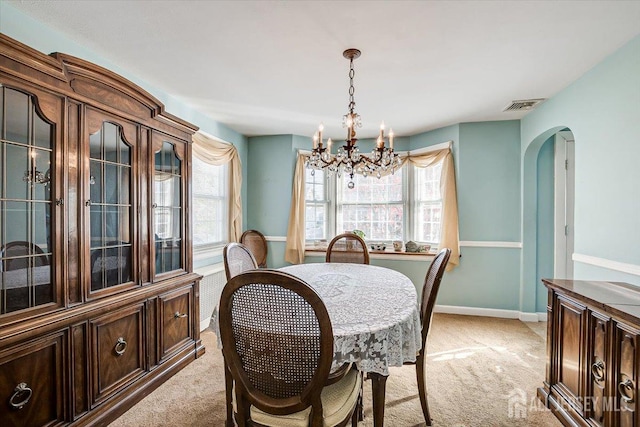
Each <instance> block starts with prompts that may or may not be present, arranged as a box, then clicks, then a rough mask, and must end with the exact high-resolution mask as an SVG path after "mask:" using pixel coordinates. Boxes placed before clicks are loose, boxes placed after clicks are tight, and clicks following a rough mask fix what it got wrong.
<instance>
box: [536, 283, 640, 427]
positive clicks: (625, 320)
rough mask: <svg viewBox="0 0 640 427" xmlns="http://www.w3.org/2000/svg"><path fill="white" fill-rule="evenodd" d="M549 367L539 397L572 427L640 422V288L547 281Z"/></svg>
mask: <svg viewBox="0 0 640 427" xmlns="http://www.w3.org/2000/svg"><path fill="white" fill-rule="evenodd" d="M543 282H544V284H545V286H547V288H548V290H549V303H548V306H547V312H548V326H547V367H546V379H545V382H544V385H543V386H542V387H541V388H539V389H538V396H539V398H540V399H541V400H542V401H543V402H545V403H546V404H547V406H548V407H549V408H551V410H552V411H554V413H555V415H556V417H558V419H559V420H560V421H562V423H563V424H564V425H567V426H590V427H596V426H602V427H637V426H638V425H640V407H639V406H638V398H639V397H640V396H639V395H638V380H639V379H640V373H639V370H640V288H638V287H635V286H633V285H629V284H626V283H618V282H595V281H593V282H592V281H580V280H559V279H549V280H547V279H545V280H543Z"/></svg>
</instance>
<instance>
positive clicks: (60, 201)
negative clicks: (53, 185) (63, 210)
mask: <svg viewBox="0 0 640 427" xmlns="http://www.w3.org/2000/svg"><path fill="white" fill-rule="evenodd" d="M56 206H64V199H62V198H61V199H56Z"/></svg>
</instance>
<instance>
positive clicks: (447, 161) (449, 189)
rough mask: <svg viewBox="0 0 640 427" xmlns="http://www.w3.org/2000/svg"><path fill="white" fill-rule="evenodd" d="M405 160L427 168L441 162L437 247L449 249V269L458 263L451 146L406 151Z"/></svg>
mask: <svg viewBox="0 0 640 427" xmlns="http://www.w3.org/2000/svg"><path fill="white" fill-rule="evenodd" d="M407 161H408V162H410V163H411V164H413V165H414V166H415V167H418V168H427V167H430V166H435V165H437V164H438V163H440V162H442V173H441V175H440V195H441V197H442V221H441V223H440V246H439V248H438V249H439V250H440V249H442V248H449V249H451V257H450V258H449V263H448V264H447V271H451V270H453V269H454V268H455V267H456V266H457V265H458V264H459V263H460V239H459V235H458V195H457V191H456V172H455V169H454V165H453V154H452V153H451V148H445V149H442V150H437V151H430V152H427V153H424V154H416V155H414V154H411V152H408V153H407V154H406V155H405V156H403V157H402V164H403V165H404V164H405V163H406V162H407Z"/></svg>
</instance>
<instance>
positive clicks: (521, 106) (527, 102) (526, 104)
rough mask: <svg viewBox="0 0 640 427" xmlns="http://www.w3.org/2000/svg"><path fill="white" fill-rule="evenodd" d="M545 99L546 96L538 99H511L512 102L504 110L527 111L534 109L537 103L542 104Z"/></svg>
mask: <svg viewBox="0 0 640 427" xmlns="http://www.w3.org/2000/svg"><path fill="white" fill-rule="evenodd" d="M542 101H544V98H538V99H520V100H517V101H511V104H509V105H507V106H506V107H504V110H502V111H523V110H524V111H527V110H533V109H534V108H535V107H536V105H538V104H540V103H541V102H542Z"/></svg>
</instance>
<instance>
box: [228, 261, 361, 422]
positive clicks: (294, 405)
mask: <svg viewBox="0 0 640 427" xmlns="http://www.w3.org/2000/svg"><path fill="white" fill-rule="evenodd" d="M220 332H221V338H222V348H223V352H224V356H225V360H227V362H228V364H229V371H230V372H231V375H232V377H233V381H234V405H233V406H234V413H235V417H236V422H237V424H238V426H239V427H244V426H246V425H260V426H273V427H282V426H287V425H296V426H298V425H307V426H314V427H316V426H318V427H319V426H344V425H347V424H348V422H349V419H351V425H352V426H357V413H356V411H355V408H356V404H357V401H358V397H359V395H360V390H361V385H362V376H361V374H360V373H359V372H358V371H357V370H354V369H351V370H349V371H348V372H347V373H346V374H345V375H344V376H343V377H342V378H341V379H340V380H339V381H336V382H334V383H333V384H331V385H329V386H326V387H325V385H326V383H327V380H328V378H329V374H330V369H331V363H332V360H333V330H332V327H331V320H330V319H329V314H328V312H327V309H326V307H325V305H324V302H323V301H322V299H321V298H320V296H319V295H318V294H317V293H316V291H315V290H314V289H313V288H311V287H310V286H309V285H307V284H306V283H305V282H304V281H302V280H301V279H299V278H297V277H295V276H292V275H290V274H288V273H284V272H281V271H276V270H256V271H250V272H247V273H243V274H240V275H238V276H235V277H233V278H232V279H231V280H229V282H227V285H226V286H225V288H224V290H223V291H222V297H221V298H220Z"/></svg>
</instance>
